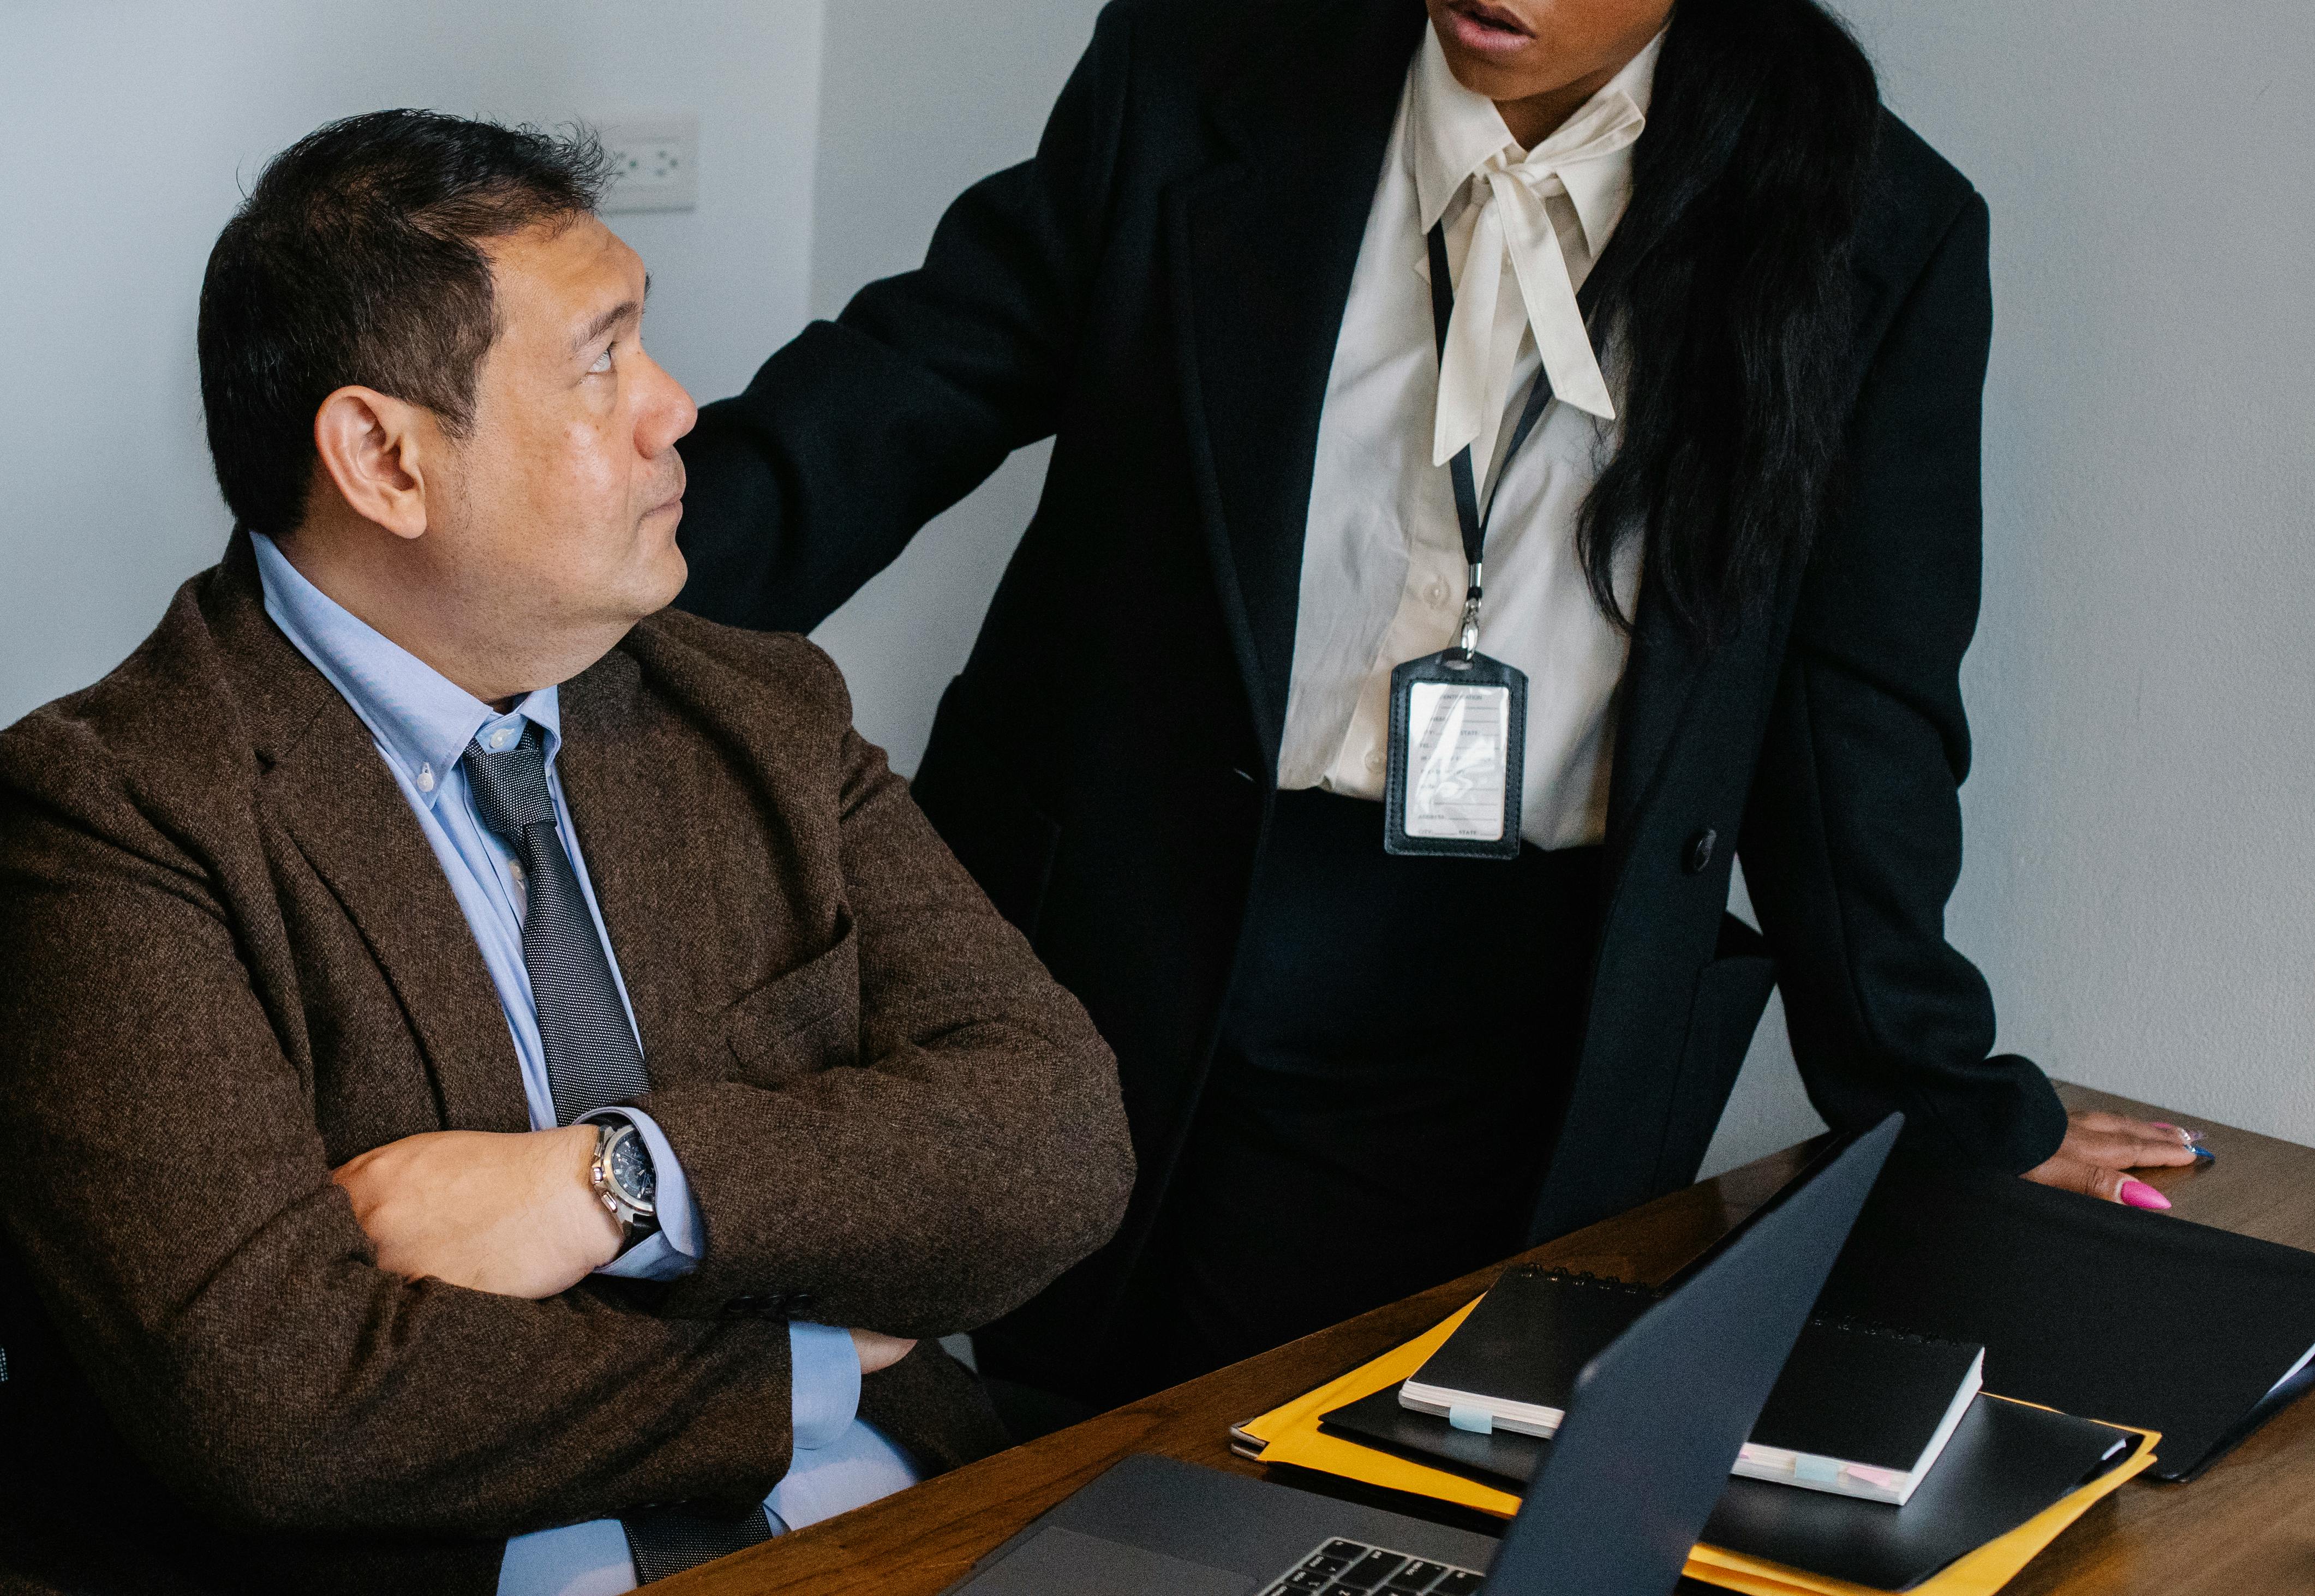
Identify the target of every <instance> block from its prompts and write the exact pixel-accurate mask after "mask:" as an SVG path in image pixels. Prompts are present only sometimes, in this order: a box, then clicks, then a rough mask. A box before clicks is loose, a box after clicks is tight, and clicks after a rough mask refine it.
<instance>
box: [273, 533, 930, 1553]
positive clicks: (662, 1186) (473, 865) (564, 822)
mask: <svg viewBox="0 0 2315 1596" xmlns="http://www.w3.org/2000/svg"><path fill="white" fill-rule="evenodd" d="M251 542H252V543H253V545H255V548H256V552H257V568H258V572H259V574H260V576H261V578H262V581H263V583H264V587H265V613H266V614H267V615H269V616H271V617H272V618H273V622H274V624H275V625H278V626H279V627H280V628H281V630H282V632H283V633H284V634H286V635H287V636H288V639H289V641H290V642H291V643H294V644H295V645H296V646H297V652H300V653H302V654H304V655H305V656H306V659H308V660H310V661H313V662H314V667H315V669H317V670H319V671H320V672H321V673H322V675H323V676H324V678H327V679H328V681H329V683H330V685H331V686H332V687H335V688H336V689H337V690H338V694H339V696H341V697H342V698H344V699H345V701H346V703H347V704H348V705H350V707H351V708H352V710H353V712H354V714H356V715H358V716H359V717H360V719H361V723H362V724H363V725H364V726H366V727H368V729H369V733H370V737H371V739H372V740H374V741H375V743H376V745H377V751H378V757H379V758H382V759H384V760H385V761H386V768H387V769H388V770H389V771H391V772H392V773H393V776H394V780H395V785H396V786H398V787H400V788H401V789H402V795H403V797H404V799H405V800H407V801H408V802H409V804H410V811H411V813H412V815H414V816H415V817H416V818H417V820H418V826H419V829H420V830H421V831H422V832H424V833H425V836H426V841H427V844H428V846H429V847H432V848H433V850H434V856H435V857H436V858H437V859H439V861H440V862H441V865H442V873H443V874H444V875H445V876H447V877H448V880H449V883H450V891H451V893H452V895H453V896H454V897H455V898H456V899H457V902H458V908H459V909H460V910H461V911H462V912H463V914H464V916H465V918H466V927H467V929H468V930H469V931H471V932H472V933H473V935H474V938H475V943H476V944H477V945H478V946H479V947H480V948H481V950H482V954H483V963H484V965H485V966H486V967H487V968H488V970H489V971H490V977H491V985H492V989H495V990H496V992H497V993H498V999H499V1006H500V1008H501V1010H502V1011H503V1012H504V1014H505V1015H506V1022H507V1029H508V1031H509V1032H510V1033H511V1034H512V1036H513V1039H514V1051H515V1057H516V1060H518V1062H519V1064H520V1066H521V1069H522V1088H523V1097H524V1099H525V1101H526V1102H527V1103H528V1105H529V1109H530V1123H531V1128H532V1129H533V1130H535V1131H544V1130H549V1129H552V1128H553V1127H554V1124H555V1118H554V1093H553V1091H552V1090H551V1088H550V1086H549V1085H548V1080H547V1074H546V1049H545V1043H544V1042H541V1041H540V1039H539V1033H538V1011H537V1006H536V1005H535V1004H534V1003H533V1002H532V999H531V995H530V972H529V969H528V966H527V965H525V964H524V962H523V957H522V917H523V909H524V906H525V902H526V899H525V895H524V887H523V882H522V872H521V866H520V865H519V863H518V862H517V861H516V859H515V856H514V854H513V853H512V851H511V850H510V849H509V848H508V847H506V845H505V844H504V843H502V842H501V841H500V840H499V838H497V836H495V835H494V834H493V833H492V831H491V830H490V829H489V828H488V827H486V826H484V825H483V823H482V820H481V817H480V816H479V815H477V814H476V813H475V808H474V804H473V802H472V800H471V798H470V796H469V794H468V790H467V785H466V771H465V769H464V767H461V766H460V764H459V762H458V761H459V758H460V756H461V755H463V754H464V753H465V752H466V747H467V745H468V744H469V743H471V742H475V741H476V740H480V741H481V742H482V744H483V747H485V748H500V747H507V748H511V747H513V746H514V744H515V743H516V742H518V741H519V740H520V739H521V737H522V733H523V728H524V726H525V724H526V723H529V724H535V725H537V727H538V728H539V731H540V732H541V734H542V735H543V736H544V737H545V743H546V785H547V789H548V791H549V792H550V793H551V794H553V795H554V816H555V821H556V824H557V826H558V827H559V828H560V829H561V831H562V834H563V851H564V852H565V853H566V854H567V855H569V856H570V859H571V868H572V873H573V874H575V875H576V876H577V877H578V878H579V891H580V892H581V895H582V896H583V897H584V898H585V899H586V900H587V912H588V914H589V915H590V917H591V918H593V920H594V922H595V933H596V935H598V936H600V937H601V938H602V941H603V952H604V953H605V956H606V957H607V958H608V959H609V961H610V964H611V979H612V980H613V981H614V982H616V984H617V986H618V989H619V1001H620V1003H621V1004H622V1005H623V1006H625V1007H626V1009H627V1023H628V1024H630V1025H633V1024H634V1006H633V1005H632V1004H629V1003H628V1002H627V989H626V982H625V980H624V979H623V978H622V977H621V976H620V974H619V962H618V955H617V954H616V953H614V952H613V951H612V948H611V939H610V937H609V936H608V935H605V934H604V931H603V916H602V911H601V909H599V908H598V907H597V906H596V903H595V888H594V883H593V882H591V881H590V879H589V877H588V874H587V862H586V860H585V859H584V858H583V857H581V854H580V850H579V833H578V831H577V829H575V828H574V827H573V826H572V823H571V811H570V809H569V808H568V806H567V805H566V804H565V803H564V802H563V781H562V778H561V776H558V775H557V774H556V772H555V767H554V758H555V755H556V753H557V752H558V751H559V750H560V749H562V746H563V722H562V713H561V701H560V698H559V696H558V693H557V690H556V689H555V688H554V687H542V688H540V689H539V690H538V691H537V692H535V693H532V694H530V695H529V696H527V697H525V698H524V699H523V700H522V702H521V703H520V704H519V705H516V706H515V708H513V709H512V710H510V711H509V712H508V713H507V714H499V713H498V712H497V711H496V710H493V709H492V707H491V706H490V705H487V704H485V703H483V701H482V700H481V699H479V698H476V697H475V696H473V695H472V694H470V693H468V692H467V691H466V689H465V688H463V687H458V686H457V684H456V683H454V682H452V681H450V680H449V679H448V678H447V677H444V676H443V675H441V674H440V673H439V671H437V670H435V669H433V668H432V667H431V666H429V665H428V664H426V663H425V662H424V661H421V660H420V659H419V658H418V657H417V656H416V655H414V654H412V653H411V652H408V651H407V650H405V649H404V648H402V647H401V646H400V645H399V644H397V643H395V642H393V641H392V640H391V639H389V638H387V637H386V636H385V635H383V634H380V633H379V632H377V630H375V629H374V628H372V627H371V626H369V625H368V624H366V623H365V622H363V621H362V620H361V619H359V617H358V616H354V615H353V614H352V613H351V612H350V611H349V610H347V609H346V608H345V607H343V606H342V605H340V604H339V603H338V602H337V601H336V600H335V599H332V598H331V597H330V596H329V595H328V594H326V593H324V592H323V591H322V590H320V589H319V588H317V587H315V585H314V584H313V583H312V582H310V581H306V578H305V576H304V574H303V573H302V572H299V571H298V570H297V567H296V566H294V565H292V564H291V563H289V560H288V556H287V555H285V554H282V553H281V551H280V549H279V548H278V547H277V546H275V545H274V543H273V540H272V539H271V538H270V537H266V536H253V537H252V538H251ZM637 1044H638V1045H639V1046H641V1045H643V1042H642V1038H641V1036H640V1033H639V1034H638V1036H637ZM644 1051H645V1056H646V1058H648V1056H649V1049H648V1048H647V1047H646V1048H645V1049H644ZM613 1112H616V1113H624V1114H625V1115H626V1116H627V1117H628V1118H630V1119H632V1120H633V1121H634V1123H635V1127H636V1129H637V1130H638V1131H641V1132H642V1134H643V1144H644V1146H646V1147H647V1148H650V1149H651V1155H652V1166H653V1168H654V1170H655V1172H656V1174H657V1176H658V1190H657V1193H656V1198H657V1203H656V1206H657V1207H658V1209H659V1215H660V1225H661V1228H660V1229H659V1230H658V1231H656V1232H654V1233H653V1234H652V1235H650V1236H648V1237H644V1238H643V1240H642V1241H640V1242H638V1243H636V1244H635V1245H634V1246H632V1247H629V1248H628V1249H627V1250H626V1251H625V1253H623V1254H621V1255H619V1257H618V1258H616V1260H614V1261H613V1262H612V1263H610V1264H606V1265H604V1267H603V1268H602V1269H601V1270H600V1271H599V1272H600V1273H604V1274H615V1275H624V1276H628V1277H642V1278H645V1279H650V1280H668V1279H672V1278H673V1277H675V1276H677V1275H679V1274H683V1273H686V1272H688V1271H689V1270H691V1269H692V1268H694V1267H696V1264H697V1262H698V1258H699V1246H700V1234H701V1231H702V1229H703V1226H702V1223H701V1220H700V1217H699V1206H698V1204H697V1202H696V1201H695V1200H694V1199H693V1197H692V1195H691V1184H690V1182H689V1181H688V1180H687V1179H686V1178H685V1176H684V1173H683V1165H682V1162H681V1161H680V1160H679V1159H678V1158H677V1157H676V1156H675V1151H674V1149H673V1148H670V1146H669V1145H668V1140H667V1137H666V1134H665V1133H664V1132H663V1131H661V1129H660V1127H659V1125H658V1124H657V1122H654V1121H653V1120H652V1117H651V1116H650V1115H649V1114H645V1113H639V1112H637V1111H636V1110H634V1109H620V1110H616V1111H613ZM581 1117H582V1118H583V1117H588V1116H581ZM788 1344H789V1349H790V1352H791V1353H792V1356H793V1361H794V1381H793V1384H792V1387H791V1400H792V1404H793V1409H794V1412H793V1416H792V1423H791V1428H792V1430H793V1432H794V1436H795V1457H794V1461H793V1463H792V1464H791V1465H790V1467H789V1469H788V1472H787V1475H786V1476H785V1478H783V1479H782V1480H781V1481H780V1483H779V1484H778V1485H776V1486H775V1487H774V1488H773V1490H772V1494H770V1495H769V1496H768V1497H767V1498H765V1501H764V1506H765V1509H766V1511H767V1512H769V1513H770V1514H771V1515H772V1525H773V1528H774V1529H775V1530H781V1529H786V1528H791V1527H795V1526H800V1525H803V1524H810V1523H813V1522H816V1521H819V1520H820V1519H824V1518H829V1517H832V1516H833V1515H835V1514H837V1513H839V1512H845V1511H847V1509H850V1508H854V1507H857V1506H859V1505H861V1504H862V1503H867V1502H873V1501H874V1500H875V1499H876V1498H878V1497H880V1496H884V1495H889V1494H891V1493H892V1492H894V1491H897V1490H899V1489H900V1488H901V1487H902V1486H904V1485H914V1484H915V1483H916V1479H917V1475H916V1470H915V1469H914V1468H913V1467H911V1466H910V1464H909V1461H908V1459H906V1458H905V1457H904V1456H903V1455H902V1454H901V1453H900V1450H899V1449H898V1448H896V1447H894V1446H893V1445H892V1443H891V1442H890V1441H886V1440H885V1439H884V1438H883V1436H882V1435H880V1434H878V1433H877V1432H876V1431H875V1429H874V1427H873V1426H871V1425H869V1424H867V1423H864V1422H862V1421H861V1420H860V1419H859V1418H858V1417H857V1416H856V1410H857V1408H858V1406H859V1401H860V1360H859V1356H858V1354H857V1352H856V1351H855V1350H854V1348H853V1344H852V1336H851V1334H850V1333H849V1332H848V1331H846V1330H842V1329H838V1328H835V1327H833V1326H827V1325H806V1324H792V1325H790V1326H788ZM807 1454H809V1456H807ZM634 1583H635V1574H634V1563H633V1560H632V1559H631V1558H630V1557H629V1556H628V1555H627V1542H626V1535H625V1531H624V1530H621V1529H620V1528H619V1525H618V1521H616V1520H615V1519H599V1520H597V1521H594V1522H591V1523H586V1524H571V1525H565V1526H564V1527H563V1528H561V1529H558V1530H540V1531H538V1532H537V1533H536V1534H531V1535H520V1536H517V1537H515V1538H513V1539H512V1540H510V1541H509V1542H507V1549H506V1556H505V1558H504V1560H503V1562H502V1563H501V1566H500V1570H499V1596H599V1593H608V1592H618V1591H627V1590H632V1589H633V1588H634Z"/></svg>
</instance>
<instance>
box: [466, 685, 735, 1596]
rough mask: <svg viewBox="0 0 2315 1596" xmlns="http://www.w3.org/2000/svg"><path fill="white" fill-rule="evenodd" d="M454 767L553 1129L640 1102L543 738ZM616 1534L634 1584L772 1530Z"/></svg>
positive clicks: (703, 1523) (680, 1523)
mask: <svg viewBox="0 0 2315 1596" xmlns="http://www.w3.org/2000/svg"><path fill="white" fill-rule="evenodd" d="M460 763H462V764H463V765H464V766H465V767H466V781H467V785H469V786H470V787H472V788H473V790H474V794H475V813H476V814H478V815H480V816H481V817H482V821H483V825H485V826H488V827H489V828H490V829H492V831H493V832H495V833H496V834H497V835H498V836H499V837H500V838H501V839H502V840H504V842H505V843H506V845H507V846H508V847H510V848H512V849H513V850H514V854H515V856H516V857H517V858H518V859H519V860H521V861H522V879H523V916H522V962H523V964H524V966H525V967H526V968H527V969H528V971H530V997H531V1002H532V1004H533V1005H534V1006H536V1007H537V1011H538V1039H539V1041H540V1042H541V1043H543V1044H544V1045H545V1050H546V1083H547V1088H548V1090H549V1091H551V1092H552V1093H553V1094H554V1120H555V1123H557V1124H559V1125H568V1124H570V1123H571V1122H572V1121H573V1120H575V1119H577V1118H578V1117H579V1116H580V1115H581V1114H582V1113H587V1112H588V1111H589V1110H590V1109H597V1108H604V1107H608V1106H609V1105H610V1104H614V1103H624V1102H625V1101H627V1100H628V1099H629V1098H631V1097H639V1096H641V1095H643V1093H645V1092H647V1091H649V1090H650V1089H651V1077H650V1075H649V1073H648V1072H646V1071H645V1069H644V1068H643V1050H642V1049H641V1048H640V1047H638V1046H636V1045H635V1033H634V1028H633V1027H632V1026H630V1025H629V1024H627V1013H626V1009H625V1006H624V1005H622V1004H621V1003H620V1001H619V987H618V983H617V982H616V981H615V980H612V979H611V961H610V956H609V955H608V953H605V952H604V951H603V940H602V938H601V937H599V936H598V935H595V921H594V917H593V916H591V915H590V914H589V913H588V912H587V899H586V895H585V894H584V893H582V892H581V891H580V890H579V875H578V873H577V872H576V871H574V870H573V869H572V867H571V856H569V855H568V854H566V853H565V852H563V837H562V831H561V829H560V828H559V827H558V826H557V824H556V822H555V819H554V794H552V793H551V792H550V791H548V789H547V785H546V743H545V737H544V735H543V734H542V733H541V732H540V731H539V729H538V727H537V724H536V723H528V724H526V725H525V726H524V728H523V733H522V740H521V741H520V742H519V743H518V744H516V745H515V746H514V747H513V748H511V749H508V750H507V751H506V752H504V753H497V754H494V753H492V752H491V751H490V750H489V749H485V748H484V747H483V745H482V744H481V743H480V742H473V743H469V744H467V745H466V755H465V758H463V759H462V760H461V761H460ZM620 1528H622V1529H623V1530H625V1531H626V1532H627V1550H628V1552H629V1554H630V1555H631V1556H633V1557H634V1564H635V1579H636V1581H637V1583H641V1584H646V1585H647V1584H650V1583H652V1581H653V1580H661V1579H665V1578H666V1577H667V1576H668V1575H670V1574H680V1573H682V1572H683V1571H684V1570H685V1569H687V1568H696V1567H698V1566H699V1565H701V1564H702V1563H705V1562H709V1561H711V1560H713V1559H714V1558H717V1557H721V1556H726V1555H727V1554H729V1553H732V1552H736V1551H738V1550H740V1549H741V1547H751V1546H754V1545H755V1544H756V1543H757V1542H758V1541H762V1540H768V1539H769V1538H771V1533H772V1527H771V1523H770V1521H769V1520H768V1519H767V1517H766V1515H765V1512H764V1510H763V1509H762V1508H761V1507H760V1506H758V1507H755V1508H752V1509H750V1510H749V1511H748V1512H744V1513H741V1514H740V1515H738V1516H737V1517H731V1518H727V1517H722V1516H715V1515H710V1514H706V1513H702V1512H696V1511H695V1510H693V1509H691V1508H689V1507H687V1506H686V1505H684V1504H682V1503H677V1504H675V1505H673V1506H670V1507H663V1508H658V1509H654V1510H652V1512H647V1513H642V1514H638V1515H637V1516H635V1517H634V1518H630V1519H623V1520H621V1521H620Z"/></svg>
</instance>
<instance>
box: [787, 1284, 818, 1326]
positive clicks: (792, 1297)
mask: <svg viewBox="0 0 2315 1596" xmlns="http://www.w3.org/2000/svg"><path fill="white" fill-rule="evenodd" d="M819 1301H820V1299H819V1298H817V1297H814V1296H813V1295H812V1293H811V1292H810V1291H790V1292H789V1293H788V1294H787V1295H786V1296H785V1297H783V1298H781V1299H780V1311H781V1312H782V1313H784V1314H785V1315H787V1317H790V1318H792V1319H797V1318H802V1317H803V1316H804V1315H806V1314H808V1313H810V1312H811V1311H812V1308H814V1307H815V1306H816V1305H817V1304H818V1303H819Z"/></svg>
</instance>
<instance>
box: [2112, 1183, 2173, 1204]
mask: <svg viewBox="0 0 2315 1596" xmlns="http://www.w3.org/2000/svg"><path fill="white" fill-rule="evenodd" d="M2122 1200H2123V1201H2124V1202H2127V1203H2129V1204H2130V1206H2131V1207H2133V1208H2168V1207H2169V1206H2170V1199H2169V1198H2168V1197H2165V1196H2164V1195H2163V1194H2162V1193H2160V1192H2158V1191H2156V1190H2155V1189H2154V1188H2153V1187H2152V1186H2150V1185H2148V1184H2146V1183H2145V1182H2144V1181H2124V1182H2123V1183H2122Z"/></svg>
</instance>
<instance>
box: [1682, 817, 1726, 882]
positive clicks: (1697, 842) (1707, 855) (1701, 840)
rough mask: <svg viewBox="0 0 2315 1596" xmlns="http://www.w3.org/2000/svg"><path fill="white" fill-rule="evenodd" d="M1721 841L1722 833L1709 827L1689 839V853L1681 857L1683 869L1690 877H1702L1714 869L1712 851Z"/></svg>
mask: <svg viewBox="0 0 2315 1596" xmlns="http://www.w3.org/2000/svg"><path fill="white" fill-rule="evenodd" d="M1719 840H1720V833H1719V832H1717V831H1715V830H1714V829H1712V828H1711V827H1709V826H1707V827H1706V828H1705V829H1703V830H1701V831H1699V832H1698V833H1697V834H1696V835H1695V836H1693V837H1691V838H1689V839H1688V851H1687V852H1686V853H1685V854H1684V855H1682V856H1681V869H1683V870H1685V871H1687V872H1688V873H1689V874H1690V875H1702V874H1703V873H1705V872H1706V871H1707V870H1709V869H1711V868H1712V849H1713V847H1714V845H1716V843H1718V842H1719Z"/></svg>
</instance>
